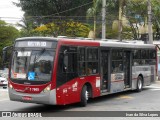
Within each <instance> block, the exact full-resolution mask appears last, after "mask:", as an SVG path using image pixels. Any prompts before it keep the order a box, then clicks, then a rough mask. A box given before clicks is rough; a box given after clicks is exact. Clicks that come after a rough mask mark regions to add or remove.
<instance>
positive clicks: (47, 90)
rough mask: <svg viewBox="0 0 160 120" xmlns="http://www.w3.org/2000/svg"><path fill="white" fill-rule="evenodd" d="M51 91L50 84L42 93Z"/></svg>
mask: <svg viewBox="0 0 160 120" xmlns="http://www.w3.org/2000/svg"><path fill="white" fill-rule="evenodd" d="M50 90H51V84H49V85H48V86H47V87H46V88H45V89H44V90H43V92H49V91H50Z"/></svg>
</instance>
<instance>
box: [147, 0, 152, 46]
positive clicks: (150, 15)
mask: <svg viewBox="0 0 160 120" xmlns="http://www.w3.org/2000/svg"><path fill="white" fill-rule="evenodd" d="M148 36H149V41H147V43H148V44H153V33H152V7H151V1H150V0H148Z"/></svg>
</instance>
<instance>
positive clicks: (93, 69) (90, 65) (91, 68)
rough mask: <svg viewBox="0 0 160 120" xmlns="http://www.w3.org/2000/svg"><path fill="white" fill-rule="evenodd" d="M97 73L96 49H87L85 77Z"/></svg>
mask: <svg viewBox="0 0 160 120" xmlns="http://www.w3.org/2000/svg"><path fill="white" fill-rule="evenodd" d="M97 73H98V49H97V48H88V49H87V75H93V74H97Z"/></svg>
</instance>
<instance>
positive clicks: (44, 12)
mask: <svg viewBox="0 0 160 120" xmlns="http://www.w3.org/2000/svg"><path fill="white" fill-rule="evenodd" d="M91 3H92V0H19V3H15V4H16V5H17V6H18V7H21V8H22V10H23V11H24V12H25V15H26V16H30V17H32V18H31V19H33V20H34V21H36V22H37V23H38V24H39V25H40V24H46V23H50V22H52V21H53V19H55V17H56V18H59V19H61V20H64V18H63V16H75V17H76V18H77V17H78V18H79V17H84V16H86V10H87V9H88V8H89V7H90V6H91ZM53 17H54V18H53ZM72 19H74V18H72ZM29 20H30V19H29Z"/></svg>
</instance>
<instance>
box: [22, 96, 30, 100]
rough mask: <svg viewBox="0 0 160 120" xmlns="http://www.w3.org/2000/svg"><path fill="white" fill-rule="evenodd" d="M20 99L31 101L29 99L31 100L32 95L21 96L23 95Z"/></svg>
mask: <svg viewBox="0 0 160 120" xmlns="http://www.w3.org/2000/svg"><path fill="white" fill-rule="evenodd" d="M22 100H25V101H31V100H32V97H30V96H23V97H22Z"/></svg>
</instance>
